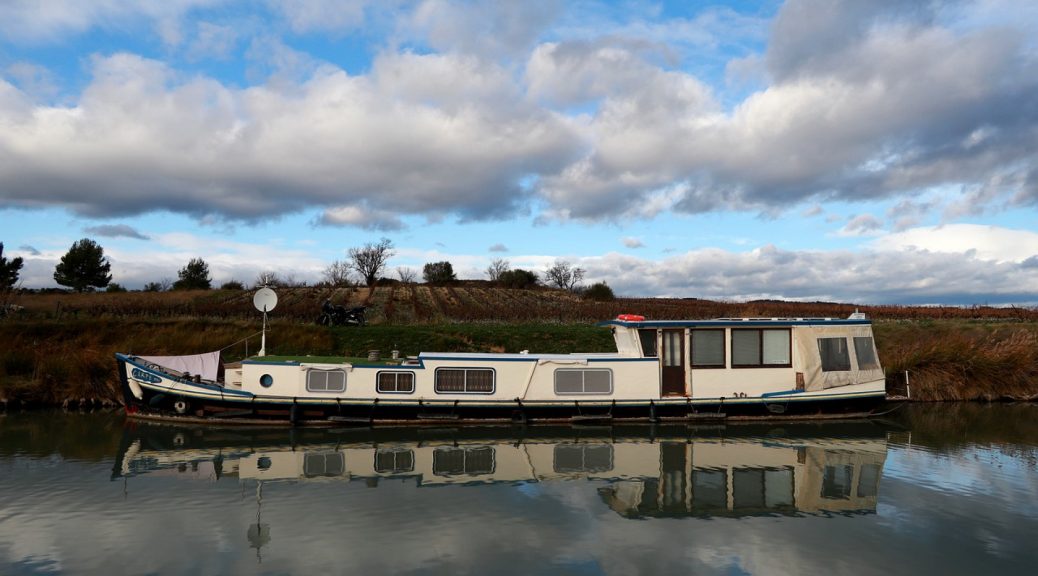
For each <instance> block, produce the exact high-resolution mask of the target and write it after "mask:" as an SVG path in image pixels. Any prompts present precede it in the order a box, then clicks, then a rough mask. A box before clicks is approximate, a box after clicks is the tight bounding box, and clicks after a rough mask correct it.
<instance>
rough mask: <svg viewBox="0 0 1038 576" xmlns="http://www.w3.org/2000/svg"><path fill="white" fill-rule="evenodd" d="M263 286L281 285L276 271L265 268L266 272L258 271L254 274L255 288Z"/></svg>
mask: <svg viewBox="0 0 1038 576" xmlns="http://www.w3.org/2000/svg"><path fill="white" fill-rule="evenodd" d="M264 286H281V278H279V277H278V275H277V272H274V271H272V270H267V271H266V272H260V273H259V275H258V276H256V282H255V286H254V287H255V288H262V287H264Z"/></svg>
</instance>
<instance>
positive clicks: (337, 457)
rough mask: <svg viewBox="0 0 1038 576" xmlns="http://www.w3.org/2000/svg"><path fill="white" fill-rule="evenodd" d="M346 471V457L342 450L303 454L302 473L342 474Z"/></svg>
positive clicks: (311, 475) (309, 474)
mask: <svg viewBox="0 0 1038 576" xmlns="http://www.w3.org/2000/svg"><path fill="white" fill-rule="evenodd" d="M345 472H346V457H345V456H343V454H342V452H307V453H306V454H304V455H303V475H304V476H306V477H307V478H314V477H317V476H342V475H343V474H344V473H345Z"/></svg>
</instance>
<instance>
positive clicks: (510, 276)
mask: <svg viewBox="0 0 1038 576" xmlns="http://www.w3.org/2000/svg"><path fill="white" fill-rule="evenodd" d="M498 282H500V283H501V285H502V286H504V287H505V288H532V287H534V286H536V285H537V282H538V278H537V273H536V272H531V271H529V270H523V269H521V268H516V269H515V270H509V271H507V272H502V273H501V275H500V276H498Z"/></svg>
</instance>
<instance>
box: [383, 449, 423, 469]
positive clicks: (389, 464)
mask: <svg viewBox="0 0 1038 576" xmlns="http://www.w3.org/2000/svg"><path fill="white" fill-rule="evenodd" d="M413 471H414V451H413V450H377V451H375V472H378V473H380V474H393V473H401V472H413Z"/></svg>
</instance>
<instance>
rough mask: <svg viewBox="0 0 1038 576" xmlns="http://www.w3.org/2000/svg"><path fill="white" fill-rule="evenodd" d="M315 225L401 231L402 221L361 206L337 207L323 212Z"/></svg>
mask: <svg viewBox="0 0 1038 576" xmlns="http://www.w3.org/2000/svg"><path fill="white" fill-rule="evenodd" d="M317 223H319V224H325V225H329V226H355V227H357V228H364V229H365V230H402V229H404V228H405V225H404V223H403V221H402V220H400V218H399V217H398V216H397V215H396V214H393V213H391V212H388V211H385V210H370V209H367V208H365V207H363V206H338V207H335V208H329V209H327V210H325V211H324V213H323V214H322V215H321V217H320V218H318V220H317Z"/></svg>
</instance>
